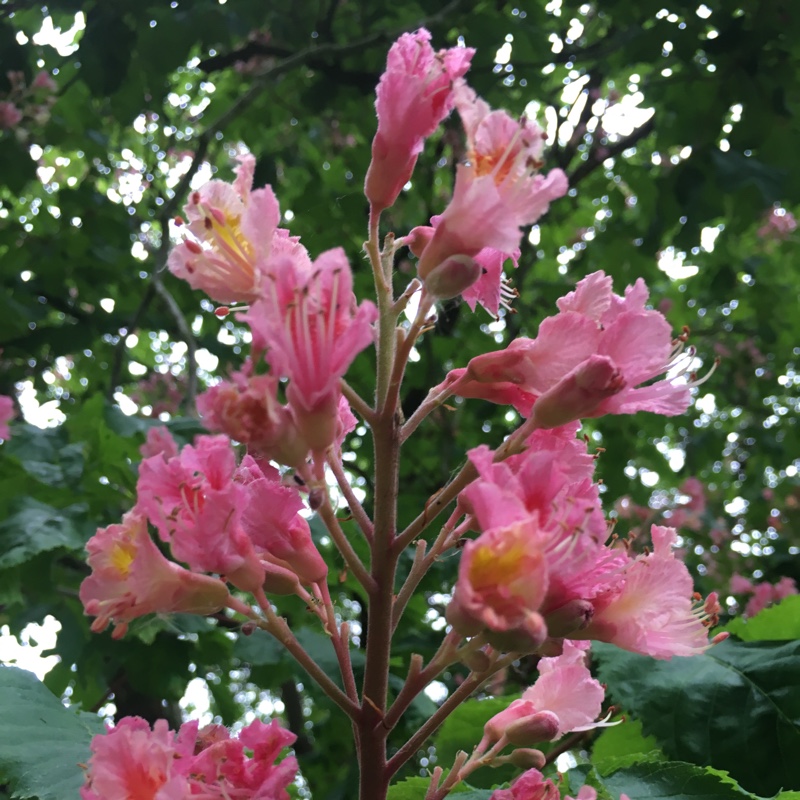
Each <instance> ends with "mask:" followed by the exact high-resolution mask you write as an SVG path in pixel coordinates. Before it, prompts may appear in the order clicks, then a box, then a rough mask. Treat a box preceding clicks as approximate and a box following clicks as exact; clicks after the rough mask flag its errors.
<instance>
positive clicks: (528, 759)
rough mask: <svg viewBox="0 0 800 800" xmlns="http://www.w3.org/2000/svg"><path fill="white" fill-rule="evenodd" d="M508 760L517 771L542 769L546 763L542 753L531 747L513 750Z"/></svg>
mask: <svg viewBox="0 0 800 800" xmlns="http://www.w3.org/2000/svg"><path fill="white" fill-rule="evenodd" d="M508 760H509V761H510V762H511V763H512V764H513V765H514V766H515V767H519V769H542V768H543V767H544V765H545V763H546V758H545V755H544V753H543V752H542V751H541V750H536V749H534V748H533V747H520V748H518V749H517V750H514V752H513V753H511V755H510V756H509V757H508Z"/></svg>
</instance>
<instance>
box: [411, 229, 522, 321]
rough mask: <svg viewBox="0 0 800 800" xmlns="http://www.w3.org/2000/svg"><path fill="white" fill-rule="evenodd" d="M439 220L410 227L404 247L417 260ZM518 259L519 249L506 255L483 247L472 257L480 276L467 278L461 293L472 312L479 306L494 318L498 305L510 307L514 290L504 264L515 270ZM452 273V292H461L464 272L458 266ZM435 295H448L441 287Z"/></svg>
mask: <svg viewBox="0 0 800 800" xmlns="http://www.w3.org/2000/svg"><path fill="white" fill-rule="evenodd" d="M440 220H441V216H435V217H432V218H431V225H430V226H428V225H421V226H419V227H417V228H413V229H412V230H411V232H410V233H409V234H408V236H407V237H406V238H405V240H404V242H405V244H407V245H408V247H409V248H410V250H411V252H412V253H414V255H415V256H417V257H420V256H421V255H422V253H423V252H424V251H425V247H427V245H428V243H429V242H430V240H431V239H432V238H433V234H434V232H435V230H436V226H437V225H438V224H439V221H440ZM519 257H520V250H519V248H518V247H517V248H515V249H514V250H512V251H510V252H508V253H504V252H501V251H500V250H495V249H494V248H492V247H484V248H483V249H482V250H481V251H480V252H478V253H477V254H476V255H475V256H474V258H472V259H470V261H471V262H473V264H474V266H475V269H476V271H478V270H479V275H480V277H478V278H477V280H475V281H474V282H473V281H471V280H470V279H469V276H467V280H466V283H467V284H468V285H467V288H466V289H463V290H462V291H461V296H462V297H463V298H464V300H465V302H466V303H467V305H468V306H469V307H470V308H471V309H472V310H473V311H474V310H475V307H476V306H477V305H478V303H480V304H481V305H482V306H483V307H484V308H485V309H486V310H487V311H488V312H489V313H490V314H491V315H492V316H493V317H496V316H497V314H498V312H499V310H500V306H503V307H505V308H510V303H511V301H512V300H513V298H514V297H516V291H514V290H513V289H511V288H510V287H509V285H508V282H507V281H506V279H505V278H504V276H503V265H504V264H505V262H506V261H508V260H509V259H510V260H511V263H512V264H513V265H514V267H516V266H517V265H518V262H519ZM454 270H455V275H454V280H455V284H454V288H455V290H461V287H462V284H463V283H464V282H465V281H464V280H462V277H463V276H464V275H465V274H466V273H465V270H464V269H463V266H462V267H459V266H457V265H456V266H455V267H454ZM437 280H438V281H439V283H441V282H442V276H441V274H440V276H439V278H438V279H437ZM436 294H437V296H439V297H443V296H444V295H445V294H447V292H446V291H443V289H442V288H441V287H440V288H439V290H438V291H437V292H436ZM456 294H458V291H456Z"/></svg>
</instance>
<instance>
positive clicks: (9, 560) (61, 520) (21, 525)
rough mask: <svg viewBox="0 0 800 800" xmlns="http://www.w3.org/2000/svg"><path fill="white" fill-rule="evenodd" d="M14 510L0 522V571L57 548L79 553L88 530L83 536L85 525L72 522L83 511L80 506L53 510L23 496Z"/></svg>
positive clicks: (83, 507)
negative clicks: (82, 530)
mask: <svg viewBox="0 0 800 800" xmlns="http://www.w3.org/2000/svg"><path fill="white" fill-rule="evenodd" d="M17 509H18V510H17V511H16V513H14V514H12V515H11V516H10V517H9V518H8V519H6V520H5V521H4V522H2V523H0V569H6V568H7V567H13V566H15V565H17V564H21V563H23V562H24V561H27V560H28V559H30V558H32V557H33V556H35V555H38V554H39V553H44V552H46V551H47V550H54V549H55V548H57V547H66V548H68V549H70V550H79V549H80V548H82V547H83V545H84V544H85V543H86V540H87V538H88V530H86V531H85V532H86V533H87V535H86V536H84V534H83V533H82V532H81V529H82V528H85V527H86V526H85V525H82V524H81V523H79V522H76V517H80V516H82V515H83V514H84V513H85V511H86V506H85V505H84V504H82V503H76V504H75V505H72V506H69V507H68V508H64V509H57V508H53V507H52V506H48V505H47V504H46V503H40V502H39V501H38V500H34V499H33V498H32V497H25V498H23V499H22V501H21V502H20V503H19V504H18V505H17Z"/></svg>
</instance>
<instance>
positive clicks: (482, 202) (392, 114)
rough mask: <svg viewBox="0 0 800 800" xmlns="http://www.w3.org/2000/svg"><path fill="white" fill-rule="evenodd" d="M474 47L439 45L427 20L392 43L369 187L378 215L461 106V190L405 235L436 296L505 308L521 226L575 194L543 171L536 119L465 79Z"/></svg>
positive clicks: (558, 174)
mask: <svg viewBox="0 0 800 800" xmlns="http://www.w3.org/2000/svg"><path fill="white" fill-rule="evenodd" d="M473 53H474V51H473V50H471V49H469V48H464V47H454V48H450V49H449V50H441V51H439V52H438V53H436V52H434V50H433V49H432V48H431V46H430V34H429V33H428V31H426V30H424V29H422V30H419V31H417V32H416V33H414V34H405V35H404V36H401V37H400V39H399V40H398V41H397V42H396V43H395V44H394V45H393V46H392V48H391V50H390V51H389V56H388V60H387V68H386V72H384V74H383V76H382V77H381V81H380V84H379V85H378V92H377V101H376V103H375V108H376V111H377V115H378V131H377V133H376V134H375V138H374V140H373V143H372V161H371V163H370V167H369V171H368V172H367V178H366V184H365V193H366V195H367V199H368V200H369V201H370V209H371V213H372V215H373V217H377V216H378V215H379V214H380V213H381V212H382V211H383V210H384V209H386V208H388V207H389V206H391V205H393V204H394V202H395V200H396V199H397V197H398V195H399V194H400V191H401V190H402V188H403V186H404V185H405V184H406V183H407V182H408V181H409V180H410V179H411V176H412V173H413V170H414V166H415V164H416V160H417V156H418V155H419V153H420V151H421V150H422V146H423V142H424V139H425V138H427V137H428V136H430V135H431V134H432V133H433V132H434V131H435V130H436V128H437V127H438V125H439V124H440V123H441V121H442V120H443V119H444V118H445V117H446V116H447V114H448V113H449V112H450V110H451V109H453V108H454V107H455V108H456V109H457V110H458V114H459V117H460V119H461V122H462V124H463V127H464V132H465V135H466V139H467V153H466V160H465V162H464V163H462V164H460V165H459V166H458V169H457V173H456V181H455V186H454V188H453V196H452V199H451V201H450V203H449V204H448V206H447V207H446V208H445V209H444V211H443V212H442V214H441V215H438V216H435V217H434V218H433V219H432V220H431V225H430V226H422V227H419V228H415V229H414V230H413V231H412V232H411V233H410V234H409V236H408V237H406V239H405V242H406V243H407V244H408V245H409V246H410V247H411V249H412V251H413V252H414V254H415V255H417V256H418V257H419V264H418V268H417V272H418V275H419V277H420V279H421V280H422V281H423V283H424V286H425V290H426V292H427V293H428V294H429V295H430V296H431V297H433V298H439V299H443V298H448V297H455V296H456V295H459V294H461V295H463V297H464V299H465V300H467V302H468V303H469V304H470V307H471V308H473V309H474V308H475V305H476V304H477V303H481V304H482V305H483V306H485V307H486V309H487V310H488V311H489V312H490V313H492V314H495V315H496V314H497V312H498V309H499V306H500V305H501V304H505V302H506V300H507V299H509V297H510V296H511V295H510V293H509V292H508V291H507V290H506V289H505V287H504V285H503V284H504V281H503V273H502V266H503V262H504V261H506V260H507V259H509V258H510V259H512V261H514V263H516V258H518V256H519V244H520V240H521V237H522V232H521V228H522V227H523V226H525V225H530V224H532V223H534V222H536V220H537V219H539V217H540V216H541V215H542V214H543V213H545V212H546V211H547V209H548V206H549V203H550V202H551V201H552V200H555V199H557V198H559V197H561V196H563V195H564V194H565V193H566V191H567V179H566V176H565V175H564V173H563V172H562V171H561V170H559V169H555V170H552V171H551V172H550V173H549V174H548V175H547V176H542V175H539V174H537V170H538V169H539V167H541V166H542V161H541V156H542V149H543V145H544V140H545V135H544V133H543V131H542V130H541V128H539V126H538V125H536V123H535V122H533V121H532V120H528V119H525V118H522V119H519V120H516V119H514V118H513V117H511V116H510V115H509V114H508V113H507V112H505V111H493V110H492V109H491V108H490V107H489V106H488V105H487V104H486V103H485V102H484V101H483V100H481V99H480V98H479V97H478V96H477V95H476V94H475V92H474V91H473V90H472V89H471V88H470V87H469V86H468V85H467V84H466V82H465V80H464V78H463V76H464V74H465V73H466V72H467V70H468V69H469V66H470V61H471V59H472V56H473Z"/></svg>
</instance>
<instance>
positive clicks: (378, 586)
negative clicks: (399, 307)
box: [357, 214, 400, 800]
mask: <svg viewBox="0 0 800 800" xmlns="http://www.w3.org/2000/svg"><path fill="white" fill-rule="evenodd" d="M367 252H368V253H369V256H370V260H371V261H372V267H373V271H374V275H375V289H376V293H377V296H378V308H379V310H380V319H379V322H378V325H379V332H378V381H377V386H376V398H375V400H376V414H375V418H374V420H373V422H372V438H373V442H374V449H375V494H374V513H373V532H372V541H371V542H370V556H371V561H370V576H371V578H372V582H371V585H370V587H369V591H368V598H369V608H368V616H367V643H366V663H365V665H364V684H363V688H362V699H361V713H360V715H359V719H358V723H357V727H358V739H359V743H360V746H359V754H358V755H359V762H360V764H359V766H360V783H359V798H360V800H385V797H386V794H387V792H388V791H389V779H390V775H389V772H388V770H387V768H386V763H387V761H386V738H387V736H388V734H389V729H388V727H387V726H386V725H385V722H384V718H385V715H386V700H387V688H388V681H389V659H390V655H391V640H392V604H393V601H394V581H395V572H396V568H397V554H396V553H395V551H394V548H393V546H392V545H393V543H394V538H395V535H396V533H397V481H398V459H399V451H400V426H399V421H398V418H397V409H396V402H391V403H387V402H386V398H387V395H388V389H389V379H390V376H391V374H392V367H393V364H394V358H395V334H394V326H395V319H396V317H395V315H394V314H393V313H392V310H391V305H392V299H393V298H392V292H391V283H390V282H389V281H387V279H386V276H385V274H384V271H383V265H382V264H381V258H380V253H379V250H378V220H377V215H375V214H371V215H370V238H369V242H368V243H367Z"/></svg>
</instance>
